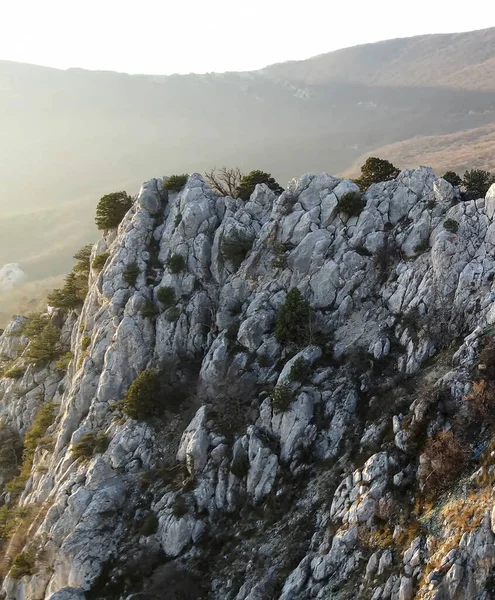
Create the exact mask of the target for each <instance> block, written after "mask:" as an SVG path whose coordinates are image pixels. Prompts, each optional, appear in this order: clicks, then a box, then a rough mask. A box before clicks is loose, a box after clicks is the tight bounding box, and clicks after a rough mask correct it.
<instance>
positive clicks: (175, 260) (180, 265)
mask: <svg viewBox="0 0 495 600" xmlns="http://www.w3.org/2000/svg"><path fill="white" fill-rule="evenodd" d="M165 264H166V265H167V267H168V270H169V271H170V272H171V273H173V274H174V275H177V274H178V273H181V272H182V271H183V270H184V269H185V268H186V261H185V260H184V257H183V256H182V255H181V254H171V255H170V256H169V257H168V258H167V260H166V262H165Z"/></svg>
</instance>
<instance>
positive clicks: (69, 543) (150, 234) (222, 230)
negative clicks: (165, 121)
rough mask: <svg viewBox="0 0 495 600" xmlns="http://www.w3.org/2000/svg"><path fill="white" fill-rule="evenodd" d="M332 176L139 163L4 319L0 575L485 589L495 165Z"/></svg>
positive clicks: (73, 587) (9, 584) (493, 429)
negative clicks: (249, 186)
mask: <svg viewBox="0 0 495 600" xmlns="http://www.w3.org/2000/svg"><path fill="white" fill-rule="evenodd" d="M349 194H351V196H352V197H353V198H355V195H356V194H358V189H357V186H356V185H355V184H354V183H352V182H351V181H348V180H342V179H339V178H336V177H333V176H331V175H328V174H327V173H322V174H310V173H307V174H305V175H303V176H302V177H301V178H299V179H294V180H291V182H290V183H289V185H288V188H287V189H286V190H285V191H284V192H283V193H282V194H281V195H279V196H277V195H276V194H275V193H274V192H272V191H271V190H270V189H269V188H268V187H267V186H265V185H258V186H257V187H256V189H255V190H254V192H253V193H252V194H251V197H250V199H249V200H248V201H246V202H244V201H241V200H239V199H232V198H229V197H224V198H223V197H217V196H215V194H213V192H212V191H211V190H210V189H209V187H208V186H207V185H206V183H205V181H204V180H203V178H202V177H201V175H199V174H198V173H194V174H193V175H191V176H190V177H189V178H188V180H187V182H186V183H185V185H184V186H183V188H182V189H180V190H179V191H167V186H166V178H165V179H162V178H160V179H152V180H150V181H148V182H146V183H145V184H144V185H143V186H142V188H141V190H140V192H139V194H138V197H137V198H136V200H135V202H134V204H133V206H132V207H131V208H130V210H129V211H128V213H127V214H126V215H125V217H124V218H123V220H122V222H121V223H120V225H119V226H118V228H117V229H114V230H111V231H108V232H106V233H105V234H104V236H103V238H102V239H100V240H99V241H98V242H97V243H96V244H95V245H94V246H93V247H92V250H91V253H90V254H89V253H86V254H85V255H84V256H83V257H82V258H81V263H80V264H79V266H78V272H79V273H81V272H85V271H84V269H85V270H86V271H87V273H88V293H87V295H86V298H85V300H84V303H83V304H82V306H80V307H77V308H76V309H55V308H53V307H52V308H50V309H49V310H48V312H47V313H46V314H45V315H40V316H38V317H35V318H33V317H32V318H31V319H29V320H26V319H25V318H24V317H16V318H14V319H13V321H12V322H11V323H10V325H9V326H8V327H7V329H6V330H5V332H3V333H2V334H1V335H0V357H1V362H2V364H1V369H2V377H0V418H1V420H2V425H3V426H2V428H1V429H0V435H1V436H3V437H2V439H3V440H9V442H8V445H7V446H6V447H7V448H8V449H10V448H13V449H15V448H17V449H18V450H17V452H18V453H20V450H19V441H20V440H24V443H25V451H24V453H23V455H22V457H21V456H20V454H19V460H20V461H21V462H20V464H21V469H20V472H19V471H16V469H13V468H12V464H13V460H12V456H11V455H10V454H8V453H7V454H1V453H0V485H1V486H4V487H3V490H4V491H5V489H6V490H7V493H6V494H4V496H3V497H4V500H5V504H4V506H3V508H2V510H3V512H2V519H3V520H2V523H7V524H8V525H9V527H7V529H6V530H5V531H4V533H3V536H2V537H3V538H4V540H5V539H7V540H8V541H7V542H4V545H3V547H2V551H3V552H4V555H3V560H2V561H1V564H2V565H3V566H2V571H3V575H4V576H5V577H4V580H3V583H2V592H3V593H4V594H5V600H19V599H20V598H23V600H35V599H36V600H95V599H98V600H155V599H156V600H158V598H162V597H163V591H164V589H166V590H167V596H168V598H169V600H179V599H180V600H184V599H187V600H193V599H194V600H199V599H204V600H207V599H208V600H258V599H263V600H265V599H266V600H268V598H278V599H279V600H309V599H310V598H315V597H318V596H319V597H320V598H325V597H332V598H334V599H335V600H349V599H350V598H358V599H362V600H369V598H375V599H380V600H412V599H413V598H416V599H417V600H433V599H436V600H440V598H442V599H443V598H446V599H448V600H454V599H455V600H473V599H474V598H476V599H477V600H489V598H490V594H491V590H492V589H493V588H492V583H493V580H492V572H493V568H494V567H495V557H494V553H493V547H494V545H495V532H494V529H495V527H494V525H493V518H492V517H491V515H493V507H494V505H495V498H494V496H493V452H492V448H493V439H494V436H495V425H494V423H493V421H492V418H491V417H490V414H491V410H492V406H493V400H492V399H491V398H492V396H491V395H490V390H491V389H492V388H491V386H492V385H494V381H495V379H494V377H495V375H494V373H495V371H494V370H493V369H494V364H493V344H495V340H494V338H493V324H494V323H495V291H494V290H493V288H494V285H495V284H494V281H495V279H494V274H495V259H494V256H495V253H494V251H493V249H494V246H495V242H494V239H495V238H494V231H495V221H494V218H495V184H494V185H493V186H492V187H491V188H490V190H489V191H488V193H487V195H486V197H485V198H478V199H475V200H469V201H463V200H462V198H461V197H460V195H459V192H458V190H456V189H455V188H453V187H452V186H451V185H450V184H449V183H448V182H446V181H445V180H443V179H441V178H438V177H436V175H435V174H434V173H433V171H432V170H431V169H429V168H426V167H422V168H419V169H415V170H405V171H402V172H401V173H400V174H399V176H398V177H397V178H396V179H395V180H392V181H387V182H383V183H378V184H374V185H372V186H371V187H370V189H369V190H368V191H367V192H366V194H365V195H364V196H363V198H362V199H363V202H362V203H360V206H359V209H358V210H356V211H355V214H353V215H352V216H350V215H348V214H346V212H345V210H344V207H345V206H347V207H348V206H349V205H348V204H347V203H346V198H347V202H348V199H349ZM97 257H103V259H102V260H99V261H98V262H95V259H97ZM178 257H180V259H179V258H178ZM86 263H87V264H86ZM136 410H137V412H135V411H136ZM487 411H488V412H487ZM10 536H12V537H10Z"/></svg>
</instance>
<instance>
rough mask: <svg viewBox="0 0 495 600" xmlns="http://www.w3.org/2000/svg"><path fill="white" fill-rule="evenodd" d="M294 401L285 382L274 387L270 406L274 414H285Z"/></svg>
mask: <svg viewBox="0 0 495 600" xmlns="http://www.w3.org/2000/svg"><path fill="white" fill-rule="evenodd" d="M293 401H294V395H293V394H292V391H291V389H290V385H289V384H288V383H287V382H284V383H281V384H280V385H277V386H275V389H274V390H273V392H272V406H273V410H274V411H275V412H286V411H287V410H289V407H290V405H291V404H292V402H293Z"/></svg>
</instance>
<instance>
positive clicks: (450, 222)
mask: <svg viewBox="0 0 495 600" xmlns="http://www.w3.org/2000/svg"><path fill="white" fill-rule="evenodd" d="M443 228H444V229H446V230H447V231H450V233H457V232H458V231H459V223H458V222H457V221H454V219H447V220H446V221H445V222H444V224H443Z"/></svg>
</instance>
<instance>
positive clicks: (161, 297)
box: [156, 285, 176, 308]
mask: <svg viewBox="0 0 495 600" xmlns="http://www.w3.org/2000/svg"><path fill="white" fill-rule="evenodd" d="M156 299H157V300H158V302H160V303H161V304H163V306H165V308H170V307H171V306H173V305H174V304H175V302H176V298H175V290H174V288H173V287H170V286H168V285H164V286H163V287H159V288H158V290H157V292H156Z"/></svg>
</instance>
